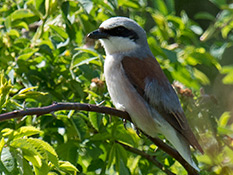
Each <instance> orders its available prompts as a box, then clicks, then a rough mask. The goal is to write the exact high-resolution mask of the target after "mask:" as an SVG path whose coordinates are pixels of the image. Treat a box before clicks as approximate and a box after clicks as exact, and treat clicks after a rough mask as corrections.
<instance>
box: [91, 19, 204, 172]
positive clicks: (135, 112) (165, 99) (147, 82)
mask: <svg viewBox="0 0 233 175" xmlns="http://www.w3.org/2000/svg"><path fill="white" fill-rule="evenodd" d="M88 37H89V38H92V39H99V40H100V42H101V44H102V45H103V47H104V49H105V52H106V60H105V64H104V75H105V79H106V83H107V88H108V91H109V94H110V96H111V99H112V101H113V103H114V105H115V106H116V108H117V109H120V110H124V111H127V112H128V113H129V115H130V117H131V119H132V121H133V122H134V124H136V126H137V127H138V128H140V129H141V130H142V131H144V132H145V133H146V134H148V135H150V136H151V137H156V136H157V134H158V133H161V134H163V135H164V136H165V137H166V138H167V139H168V140H169V141H170V142H171V143H172V145H173V146H174V147H175V148H176V150H177V151H178V152H179V153H180V155H181V156H182V157H183V158H184V159H185V160H186V161H187V162H188V163H189V164H190V165H191V166H193V167H194V168H195V169H197V170H198V167H197V166H196V165H195V163H194V162H193V160H192V158H191V152H190V147H189V146H190V145H192V146H193V147H194V148H196V149H198V150H199V151H200V152H202V153H203V150H202V148H201V146H200V145H199V143H198V141H197V139H196V138H195V136H194V134H193V132H192V131H191V129H190V127H189V125H188V122H187V119H186V117H185V114H184V111H183V109H182V107H181V105H180V102H179V99H178V97H177V95H176V93H175V91H174V89H173V88H172V86H171V84H170V83H169V81H168V79H167V77H166V76H165V74H164V73H163V71H162V69H161V68H160V66H159V63H158V62H157V60H156V59H155V58H154V56H153V54H152V53H151V51H150V48H149V46H148V43H147V38H146V32H145V31H144V30H143V29H142V28H141V27H140V26H139V25H138V24H137V23H136V22H135V21H133V20H131V19H129V18H126V17H113V18H110V19H108V20H106V21H104V22H103V23H102V24H101V25H100V27H99V29H97V30H95V31H93V32H91V33H89V34H88Z"/></svg>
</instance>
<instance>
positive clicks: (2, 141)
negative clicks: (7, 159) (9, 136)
mask: <svg viewBox="0 0 233 175" xmlns="http://www.w3.org/2000/svg"><path fill="white" fill-rule="evenodd" d="M4 145H5V140H4V137H2V138H1V141H0V155H1V153H2V149H3V147H4Z"/></svg>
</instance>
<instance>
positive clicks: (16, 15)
mask: <svg viewBox="0 0 233 175" xmlns="http://www.w3.org/2000/svg"><path fill="white" fill-rule="evenodd" d="M32 16H34V14H33V13H32V12H31V11H30V10H28V9H19V10H16V11H14V12H13V13H12V14H11V20H12V21H14V20H17V19H22V18H29V17H32Z"/></svg>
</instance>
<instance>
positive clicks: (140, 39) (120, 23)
mask: <svg viewBox="0 0 233 175" xmlns="http://www.w3.org/2000/svg"><path fill="white" fill-rule="evenodd" d="M87 37H89V38H92V39H99V40H100V42H101V44H102V45H103V47H104V49H105V52H106V54H107V55H108V54H115V53H123V52H132V51H134V50H136V49H138V48H139V47H148V44H147V38H146V32H145V31H144V30H143V29H142V28H141V27H140V26H139V25H138V24H137V23H136V22H135V21H133V20H132V19H129V18H126V17H113V18H110V19H108V20H106V21H104V22H103V23H102V24H101V25H100V27H99V28H98V29H97V30H95V31H93V32H91V33H89V34H88V36H87Z"/></svg>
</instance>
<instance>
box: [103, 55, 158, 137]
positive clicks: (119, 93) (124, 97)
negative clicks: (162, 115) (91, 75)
mask: <svg viewBox="0 0 233 175" xmlns="http://www.w3.org/2000/svg"><path fill="white" fill-rule="evenodd" d="M121 60H122V59H121V57H119V56H118V57H117V56H112V55H108V56H107V57H106V60H105V64H104V75H105V79H106V84H107V88H108V92H109V94H110V97H111V99H112V101H113V104H114V105H115V106H116V108H117V109H120V110H124V111H126V112H128V113H129V115H130V117H131V119H132V120H133V122H134V123H135V124H136V125H137V126H138V127H139V128H140V129H142V130H143V131H144V132H146V133H156V132H157V129H156V128H157V125H158V124H157V123H156V122H155V120H154V119H153V117H152V114H151V108H150V106H149V104H148V103H147V102H146V101H145V100H144V99H143V98H142V97H141V96H140V94H139V93H138V92H137V91H136V89H135V88H134V87H133V85H132V84H131V83H130V81H129V80H128V78H127V77H126V75H125V72H124V69H123V67H122V64H121ZM153 135H154V134H153Z"/></svg>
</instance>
